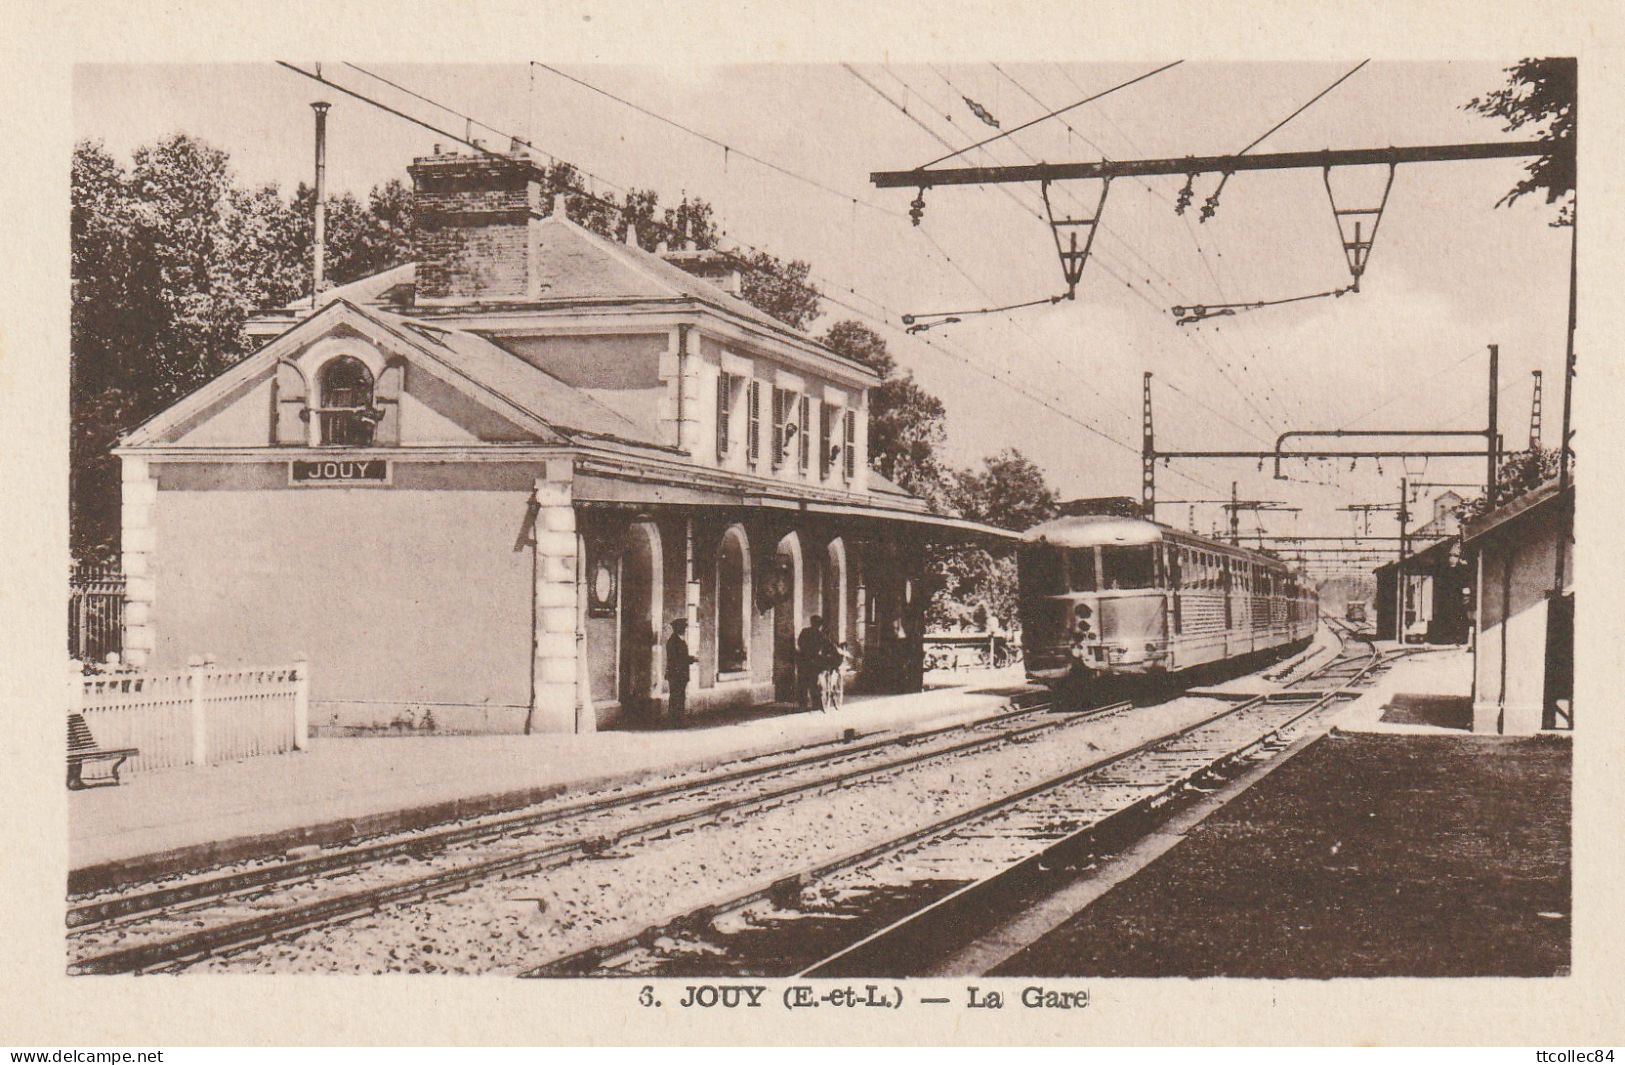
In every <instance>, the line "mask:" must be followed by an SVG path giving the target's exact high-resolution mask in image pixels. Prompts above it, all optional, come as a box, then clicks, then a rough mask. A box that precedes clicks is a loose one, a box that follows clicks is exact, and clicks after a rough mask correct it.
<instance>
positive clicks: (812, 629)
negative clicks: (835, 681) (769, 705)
mask: <svg viewBox="0 0 1625 1065" xmlns="http://www.w3.org/2000/svg"><path fill="white" fill-rule="evenodd" d="M833 650H834V645H833V644H831V643H830V642H829V637H828V636H825V635H824V619H823V618H821V617H819V616H818V615H816V614H814V615H813V618H812V623H811V624H809V625H808V626H807V627H806V628H804V629H802V630H801V636H800V637H799V638H798V639H797V640H796V651H797V655H796V671H797V674H798V676H797V678H796V680H797V681H798V683H797V686H796V687H797V691H798V692H799V693H800V695H801V707H800V708H801V709H802V710H827V709H828V706H826V705H825V702H824V684H823V675H824V671H825V670H826V669H828V668H829V658H830V653H831V652H832V651H833Z"/></svg>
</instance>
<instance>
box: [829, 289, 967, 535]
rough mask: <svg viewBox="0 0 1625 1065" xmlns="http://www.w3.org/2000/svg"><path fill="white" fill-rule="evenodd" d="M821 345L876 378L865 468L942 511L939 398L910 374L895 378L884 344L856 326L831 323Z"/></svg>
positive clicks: (943, 437)
mask: <svg viewBox="0 0 1625 1065" xmlns="http://www.w3.org/2000/svg"><path fill="white" fill-rule="evenodd" d="M822 342H823V343H824V344H825V345H826V346H827V347H829V348H830V349H832V350H834V351H835V352H837V353H839V354H841V355H845V356H846V357H847V358H849V359H853V360H855V361H857V362H861V363H863V365H865V366H867V367H869V368H870V369H871V370H874V371H875V372H876V373H878V374H879V375H880V376H881V382H880V384H879V385H878V386H877V387H875V388H871V389H870V390H869V465H870V466H872V467H874V468H875V469H876V470H878V471H879V472H880V474H881V476H883V477H885V478H886V479H887V480H889V481H892V482H893V483H895V484H897V485H898V486H899V487H901V488H903V489H904V490H906V491H909V492H912V493H914V494H915V495H917V496H919V497H921V498H922V499H924V500H925V501H926V502H928V503H930V504H931V505H932V509H934V510H945V509H947V502H948V500H947V493H948V473H947V471H946V469H944V467H943V464H942V459H941V451H942V448H943V446H944V445H945V444H946V442H947V439H948V411H947V409H946V408H945V407H943V405H942V400H940V399H938V398H937V397H936V396H933V395H932V394H931V393H929V392H927V391H926V390H925V389H923V388H921V387H920V385H919V382H917V381H915V380H914V375H913V374H911V373H902V374H899V373H898V372H897V360H896V359H894V358H893V357H892V355H891V353H890V352H889V351H888V350H887V349H886V341H885V340H884V339H883V338H882V337H881V336H880V334H878V333H876V332H875V331H874V330H873V329H870V328H869V327H868V326H866V325H864V324H863V323H861V322H854V321H850V320H848V321H840V322H836V323H834V324H833V325H831V326H830V327H829V329H828V330H827V331H825V333H824V336H823V338H822Z"/></svg>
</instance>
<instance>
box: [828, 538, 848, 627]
mask: <svg viewBox="0 0 1625 1065" xmlns="http://www.w3.org/2000/svg"><path fill="white" fill-rule="evenodd" d="M827 555H828V559H827V562H826V564H825V566H824V574H823V576H824V615H825V617H824V631H825V632H827V633H829V637H830V639H831V640H833V641H835V642H836V643H837V644H839V643H845V642H846V641H847V640H848V639H849V637H848V635H847V633H848V625H847V617H846V544H845V543H843V542H842V540H841V538H840V537H839V536H837V537H836V538H835V539H833V540H831V541H830V542H829V549H828V551H827Z"/></svg>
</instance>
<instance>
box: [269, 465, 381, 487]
mask: <svg viewBox="0 0 1625 1065" xmlns="http://www.w3.org/2000/svg"><path fill="white" fill-rule="evenodd" d="M288 482H289V483H290V484H302V485H322V484H388V483H389V463H388V462H387V461H385V460H384V459H316V460H313V461H306V460H303V459H295V460H294V461H293V463H292V465H291V466H290V468H289V470H288Z"/></svg>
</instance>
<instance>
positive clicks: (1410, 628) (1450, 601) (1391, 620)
mask: <svg viewBox="0 0 1625 1065" xmlns="http://www.w3.org/2000/svg"><path fill="white" fill-rule="evenodd" d="M1374 576H1375V577H1376V581H1377V595H1376V606H1377V630H1376V631H1377V635H1378V636H1379V637H1380V638H1382V639H1385V640H1401V641H1404V640H1412V641H1416V642H1421V643H1435V644H1448V643H1466V642H1467V636H1468V630H1469V627H1470V620H1471V619H1470V615H1469V613H1468V603H1467V599H1468V594H1469V589H1470V588H1471V585H1472V570H1471V568H1470V567H1469V566H1468V565H1467V564H1466V562H1464V561H1463V559H1462V551H1461V541H1460V540H1459V539H1457V538H1454V537H1452V538H1450V539H1447V540H1440V541H1439V542H1437V543H1434V544H1428V545H1426V546H1423V547H1421V548H1419V549H1414V548H1413V553H1411V554H1408V555H1407V556H1406V557H1405V560H1404V562H1403V563H1401V562H1400V561H1399V560H1398V559H1395V560H1394V561H1392V562H1389V563H1387V564H1386V565H1382V566H1378V567H1377V569H1376V570H1375V573H1374ZM1401 580H1403V581H1404V583H1405V597H1404V604H1405V615H1404V619H1403V621H1402V623H1401V625H1400V626H1399V627H1397V628H1396V626H1395V618H1396V616H1397V614H1398V611H1399V609H1400V602H1401V600H1400V595H1399V582H1400V581H1401Z"/></svg>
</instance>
